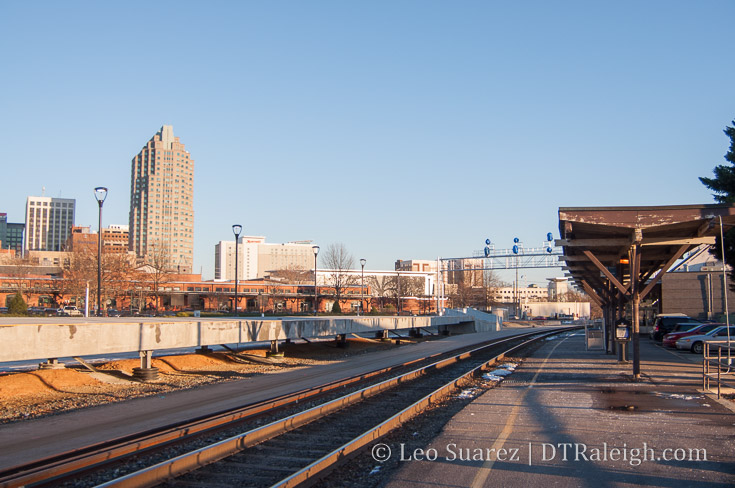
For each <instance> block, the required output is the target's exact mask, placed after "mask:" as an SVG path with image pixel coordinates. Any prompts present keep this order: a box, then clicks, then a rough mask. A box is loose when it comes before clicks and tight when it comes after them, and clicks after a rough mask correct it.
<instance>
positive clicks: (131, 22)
mask: <svg viewBox="0 0 735 488" xmlns="http://www.w3.org/2000/svg"><path fill="white" fill-rule="evenodd" d="M733 19H735V2H732V1H730V0H720V1H717V0H715V1H709V2H699V3H692V2H685V1H649V2H634V1H621V2H614V3H589V2H582V1H569V2H544V1H523V2H494V1H463V2H438V1H418V0H416V1H408V0H406V1H399V2H395V1H374V2H337V1H311V2H297V1H278V2H215V3H208V4H203V3H200V2H186V1H184V2H169V1H160V2H155V3H149V2H140V1H131V2H124V3H109V2H88V1H85V2H81V1H73V0H72V1H69V2H62V3H58V2H49V1H38V2H2V3H0V52H1V53H2V58H3V65H4V66H3V68H4V69H3V71H4V74H5V76H3V77H2V78H0V87H1V88H2V90H0V147H2V152H1V153H0V159H1V160H2V167H3V169H4V174H5V175H6V178H5V184H4V185H3V192H2V196H0V212H5V213H7V214H8V221H9V222H22V221H23V220H24V218H25V215H24V208H25V202H26V198H27V197H28V196H40V195H41V189H42V187H45V188H46V191H45V195H46V196H52V197H63V198H74V199H76V223H77V225H82V226H91V227H92V228H93V229H96V227H97V204H96V202H95V200H94V196H93V189H94V188H95V187H96V186H106V187H108V188H109V195H108V198H107V200H106V202H105V205H104V214H103V226H108V225H110V224H123V225H125V224H127V223H128V211H129V206H130V171H131V166H130V165H131V160H132V158H133V157H134V156H135V155H136V154H138V152H139V151H140V150H141V148H142V145H143V144H144V143H145V141H147V140H148V139H150V137H151V134H153V133H155V132H156V131H157V130H159V128H160V127H161V126H163V125H171V126H173V128H174V131H175V134H176V135H177V136H179V137H180V138H181V140H182V141H184V142H185V144H186V148H187V150H189V151H190V152H191V154H192V155H193V156H194V158H195V159H196V167H195V176H194V178H195V184H194V199H193V204H194V213H195V227H194V271H195V272H199V271H200V270H201V271H203V275H204V277H205V278H212V277H213V276H214V246H215V244H216V243H218V242H219V241H222V240H234V237H233V235H232V230H231V228H232V224H241V225H243V234H247V235H260V236H266V237H267V240H268V242H286V241H294V240H312V241H314V243H315V244H318V245H320V246H322V247H326V246H328V245H329V244H331V243H338V242H339V243H344V244H345V246H346V248H347V249H348V250H349V251H350V252H351V253H352V254H353V256H354V257H355V262H356V266H357V267H359V263H358V262H357V261H358V260H359V258H365V259H367V266H366V268H369V269H392V268H393V263H394V262H395V260H397V259H406V260H408V259H432V260H433V259H436V258H437V257H438V256H441V257H460V256H469V255H472V253H473V252H474V251H476V250H481V249H482V247H483V245H484V240H485V239H486V238H490V239H491V240H492V241H493V242H494V243H495V244H496V246H497V247H498V248H510V247H511V246H512V241H513V238H514V237H518V238H520V239H521V240H522V241H523V243H524V244H525V245H526V246H527V247H537V246H540V245H541V243H542V242H543V240H544V239H545V236H546V233H547V232H552V233H553V234H554V237H555V238H558V237H559V230H558V213H557V212H558V208H559V207H567V206H569V207H576V206H624V205H683V204H701V203H712V202H713V198H712V195H711V194H710V192H709V191H708V190H707V189H706V188H705V187H704V186H703V185H702V184H701V183H700V182H699V181H698V179H697V178H698V177H700V176H710V175H711V174H712V169H713V168H714V167H715V166H716V165H718V164H725V160H724V158H723V155H724V154H725V152H726V151H727V148H728V143H729V141H728V138H727V137H726V136H725V135H724V134H723V132H722V130H723V129H724V128H725V126H727V125H730V124H731V121H732V120H733V119H735V90H733V89H732V80H733V79H735V63H733V62H732V52H731V50H732V49H731V46H732V39H731V37H732V20H733ZM11 175H18V176H17V177H15V176H11ZM522 274H523V276H525V278H524V280H525V281H526V283H539V284H540V283H543V282H544V281H545V279H544V278H545V277H552V276H562V272H561V270H560V269H554V270H536V271H529V272H527V273H526V272H522ZM513 275H514V273H513ZM513 275H511V274H510V273H508V274H505V275H503V278H504V279H506V280H507V281H512V279H513Z"/></svg>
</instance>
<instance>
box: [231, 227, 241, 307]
mask: <svg viewBox="0 0 735 488" xmlns="http://www.w3.org/2000/svg"><path fill="white" fill-rule="evenodd" d="M240 232H242V225H239V224H235V225H233V226H232V233H233V234H235V317H239V316H240V312H239V311H238V309H237V284H238V283H237V262H238V259H237V258H238V256H237V248H238V247H240Z"/></svg>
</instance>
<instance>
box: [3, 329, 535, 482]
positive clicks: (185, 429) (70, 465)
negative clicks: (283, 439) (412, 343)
mask: <svg viewBox="0 0 735 488" xmlns="http://www.w3.org/2000/svg"><path fill="white" fill-rule="evenodd" d="M531 334H533V333H531ZM526 335H529V334H519V335H517V336H514V337H522V336H526ZM497 343H498V339H493V340H490V341H484V342H482V343H481V344H480V346H481V347H484V346H487V345H493V344H497ZM463 349H466V347H463V348H458V349H456V350H455V351H445V352H439V353H435V354H432V355H429V356H426V357H424V358H419V359H413V360H411V361H406V362H403V363H401V364H397V365H393V366H389V367H386V368H381V369H377V370H374V371H370V372H367V373H363V374H359V375H355V376H351V377H349V378H345V379H341V380H337V381H333V382H330V383H325V384H323V385H319V386H316V387H313V388H310V389H307V390H302V391H299V392H295V393H291V394H287V395H283V396H279V397H274V398H271V399H268V400H264V401H262V402H258V403H254V404H250V405H245V406H243V407H238V408H235V409H231V410H225V411H222V412H217V413H214V414H209V415H206V416H202V417H199V418H196V419H191V420H189V421H186V422H179V423H174V424H169V425H166V426H163V427H161V428H157V429H152V430H148V431H145V432H139V433H136V434H132V435H129V436H125V437H120V438H116V439H111V440H108V441H105V442H101V443H97V444H93V445H90V446H86V447H82V448H79V449H75V450H73V451H68V452H65V453H61V454H58V455H55V456H52V457H48V458H44V459H40V460H35V461H33V462H31V463H26V464H23V465H18V466H14V467H11V468H8V469H5V470H3V471H2V472H0V488H14V487H19V486H28V485H33V484H40V483H43V482H46V481H48V480H52V479H56V478H59V477H64V476H69V475H71V474H73V473H75V472H79V471H81V470H86V469H90V468H92V467H94V468H97V467H101V466H104V465H105V464H109V463H112V462H116V461H120V460H121V459H124V458H126V457H129V456H132V455H139V454H140V453H141V452H142V451H145V450H150V449H154V448H158V447H162V446H165V445H168V444H171V443H174V442H177V441H181V440H184V439H187V438H192V437H194V436H196V435H200V434H204V433H207V432H209V431H213V430H215V429H220V428H225V427H227V426H229V425H231V424H234V423H236V422H242V421H245V420H248V419H252V418H253V417H256V416H258V415H263V414H266V413H271V412H273V411H275V410H276V409H279V408H288V407H289V406H292V405H296V404H299V403H302V402H304V401H306V400H310V399H315V398H318V397H319V396H320V395H324V394H327V393H329V392H332V391H334V390H337V389H338V388H343V387H348V386H350V385H354V384H356V383H359V382H361V381H365V380H368V379H370V378H372V377H375V376H379V375H382V374H388V373H391V372H393V371H396V370H400V369H402V368H406V367H409V366H411V365H413V364H416V363H420V362H423V361H427V360H432V359H434V358H437V357H441V356H445V355H447V354H456V351H457V350H463ZM476 349H477V348H476ZM473 350H474V349H473Z"/></svg>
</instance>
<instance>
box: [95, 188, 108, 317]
mask: <svg viewBox="0 0 735 488" xmlns="http://www.w3.org/2000/svg"><path fill="white" fill-rule="evenodd" d="M94 198H95V199H96V200H97V204H98V205H99V207H100V210H99V226H98V227H97V316H98V317H99V316H102V204H103V203H105V198H107V188H105V187H104V186H98V187H97V188H95V189H94Z"/></svg>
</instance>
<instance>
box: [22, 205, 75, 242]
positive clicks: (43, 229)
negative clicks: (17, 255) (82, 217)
mask: <svg viewBox="0 0 735 488" xmlns="http://www.w3.org/2000/svg"><path fill="white" fill-rule="evenodd" d="M75 207H76V200H74V199H73V198H52V197H28V199H27V200H26V229H25V235H24V238H23V252H24V253H25V252H28V251H62V250H63V247H64V244H65V243H66V240H67V239H68V238H69V235H70V234H71V228H72V227H73V226H74V216H75Z"/></svg>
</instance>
